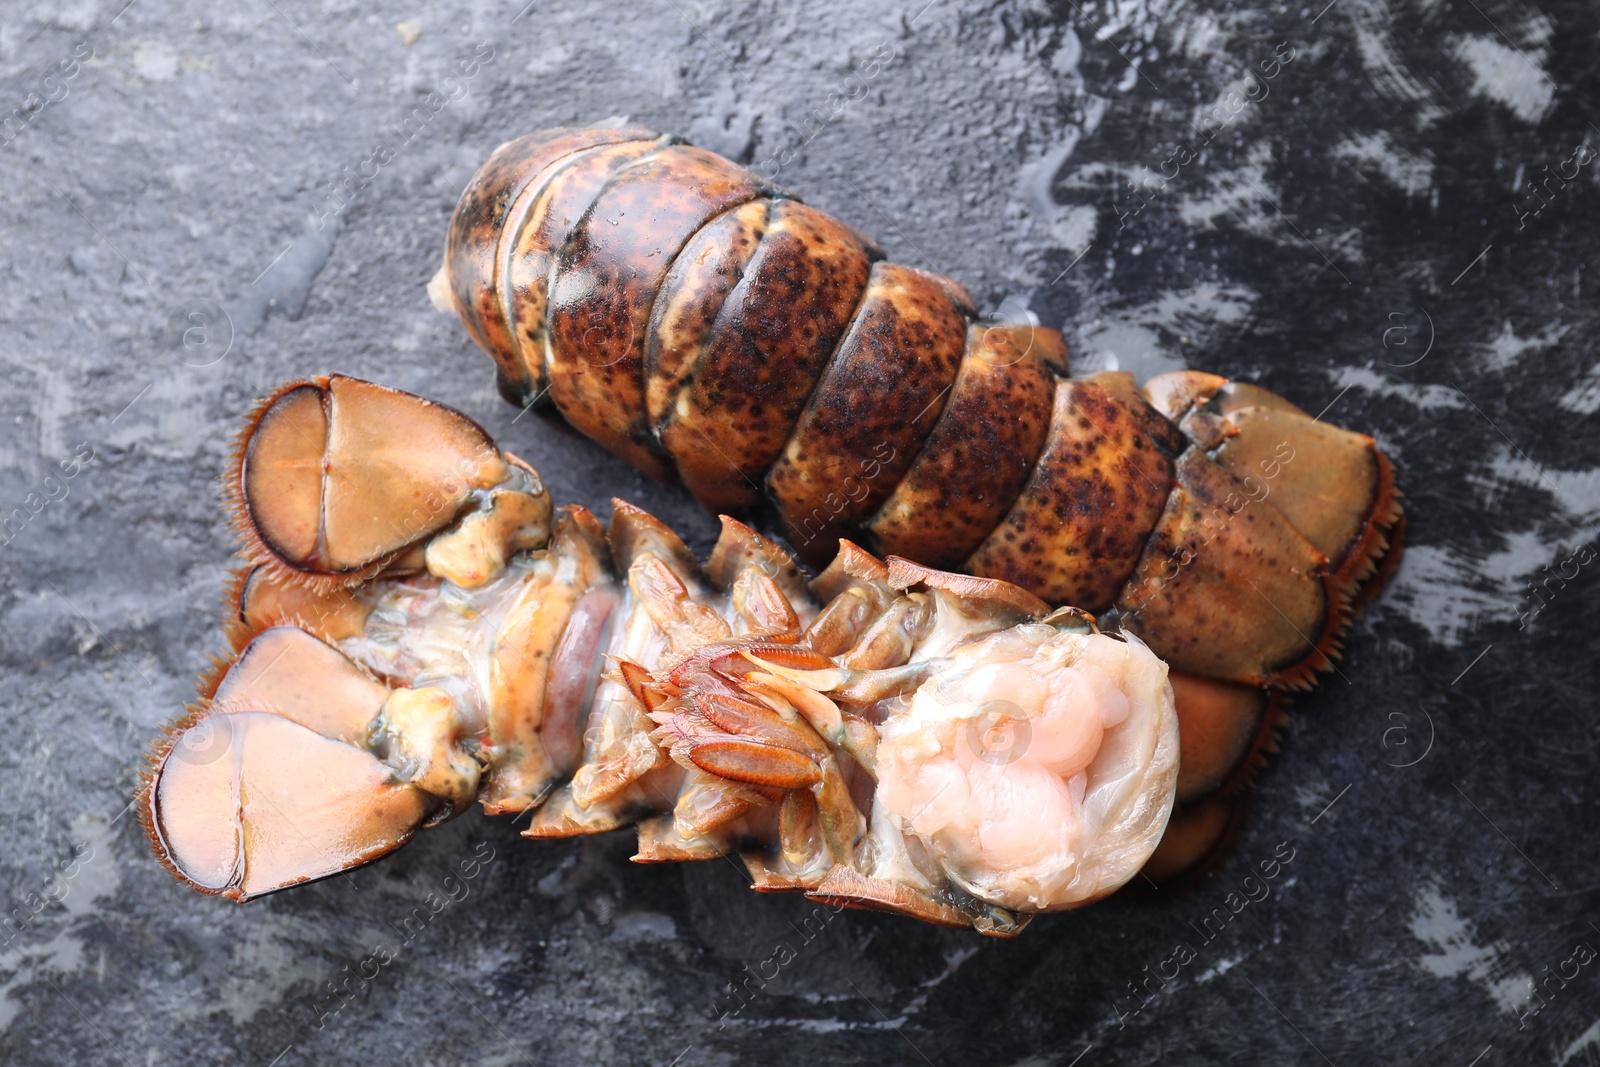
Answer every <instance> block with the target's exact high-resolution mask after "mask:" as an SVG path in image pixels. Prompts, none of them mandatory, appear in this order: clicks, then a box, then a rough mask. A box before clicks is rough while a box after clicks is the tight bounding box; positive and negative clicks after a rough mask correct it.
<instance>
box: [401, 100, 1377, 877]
mask: <svg viewBox="0 0 1600 1067" xmlns="http://www.w3.org/2000/svg"><path fill="white" fill-rule="evenodd" d="M430 293H431V295H432V296H433V299H434V302H435V303H436V304H437V305H438V306H439V307H440V308H441V309H442V310H450V311H454V312H455V313H456V314H458V315H459V317H460V319H461V321H462V323H463V324H464V325H465V326H466V328H467V330H468V332H469V333H470V334H471V335H472V337H473V338H474V339H475V340H476V341H477V343H478V344H479V345H480V346H482V347H483V348H484V349H485V351H487V352H488V353H489V354H490V355H491V356H492V357H493V358H494V361H495V364H496V366H497V367H498V373H499V381H500V386H501V390H502V392H503V393H504V395H505V396H506V397H507V399H509V400H511V401H512V402H514V403H518V404H522V405H527V406H533V407H542V408H552V407H553V408H554V410H555V411H556V412H559V414H560V415H561V416H562V417H563V418H564V419H565V420H566V421H567V422H568V423H570V424H571V425H572V426H574V427H576V428H577V429H578V430H580V431H582V432H583V433H585V434H587V435H588V436H590V437H592V438H594V439H595V440H596V441H598V442H599V443H600V444H602V445H604V446H605V447H606V448H607V449H609V450H610V451H612V452H614V453H616V454H617V455H619V456H621V457H623V458H624V459H626V460H628V461H629V462H631V463H632V464H634V465H635V466H637V467H638V468H639V469H640V470H643V471H645V472H647V473H649V474H652V475H654V476H656V477H663V478H665V477H670V476H673V475H676V476H677V477H678V478H680V479H681V480H682V481H683V483H684V484H685V485H686V486H687V487H688V488H689V489H690V490H691V491H692V492H693V493H694V494H695V495H696V496H697V497H698V498H699V499H700V500H701V501H702V502H703V503H705V505H706V506H707V507H708V508H710V509H712V510H713V511H716V512H732V513H734V514H739V515H744V516H746V517H754V514H755V513H756V512H758V511H759V510H760V509H763V508H765V509H766V510H768V511H769V512H770V514H771V515H772V516H773V517H775V519H776V521H777V525H778V527H779V528H780V529H781V530H782V532H783V533H784V534H785V536H786V537H787V539H788V541H789V542H790V544H792V545H793V546H794V548H795V550H796V551H797V552H798V553H799V554H800V555H801V556H802V557H803V558H805V559H806V560H807V561H808V562H810V563H812V564H813V565H819V564H821V563H823V562H826V560H827V559H828V558H829V557H830V556H831V554H832V553H833V551H834V546H835V545H836V543H837V539H838V538H839V537H841V536H845V537H850V538H853V539H856V540H858V541H859V542H860V543H861V544H862V545H864V546H865V547H866V549H867V550H869V551H871V552H875V553H877V554H880V555H889V554H893V555H899V556H904V557H907V558H909V559H914V560H916V561H918V562H919V563H922V564H925V565H927V566H932V567H942V568H949V569H952V570H960V571H964V572H967V573H970V574H974V575H979V576H987V577H991V578H997V579H1002V580H1005V581H1007V582H1010V583H1013V584H1015V585H1017V586H1020V587H1021V588H1023V589H1026V590H1027V591H1028V592H1030V593H1032V594H1034V595H1035V596H1037V597H1039V598H1041V599H1042V600H1044V601H1046V602H1048V603H1051V604H1071V605H1074V606H1077V607H1079V608H1082V609H1083V610H1085V611H1089V612H1093V613H1095V614H1097V615H1100V616H1102V617H1103V618H1110V619H1114V620H1115V622H1116V625H1117V626H1118V627H1119V628H1120V629H1121V630H1122V631H1123V632H1126V633H1131V634H1137V635H1138V636H1139V637H1141V638H1142V639H1143V640H1144V641H1145V642H1147V643H1148V645H1149V646H1150V648H1151V649H1152V650H1154V651H1155V652H1156V654H1157V655H1159V656H1161V657H1162V658H1163V659H1165V660H1166V661H1167V662H1168V663H1169V664H1170V665H1171V667H1172V668H1173V684H1174V686H1175V688H1176V690H1177V693H1178V701H1179V714H1180V716H1181V717H1182V718H1183V719H1184V735H1185V759H1184V766H1185V778H1186V780H1187V781H1186V788H1185V789H1184V790H1183V791H1182V793H1181V796H1180V799H1181V800H1182V801H1183V802H1184V803H1185V804H1186V805H1197V804H1199V803H1200V801H1201V799H1202V798H1204V797H1206V796H1208V795H1211V794H1215V793H1218V792H1219V791H1220V793H1222V794H1226V793H1228V792H1229V791H1230V790H1232V789H1233V788H1235V787H1237V786H1238V785H1240V784H1241V783H1243V782H1244V781H1246V780H1247V779H1248V777H1249V774H1250V772H1251V771H1252V770H1253V769H1254V766H1255V764H1256V763H1257V762H1258V761H1259V755H1260V753H1261V752H1262V751H1263V750H1264V749H1265V748H1266V747H1267V746H1269V745H1270V743H1271V738H1272V735H1273V732H1274V729H1275V724H1276V721H1277V719H1278V718H1279V717H1280V712H1279V710H1278V704H1279V703H1281V695H1282V693H1283V691H1284V690H1286V689H1296V688H1304V687H1307V686H1309V685H1310V684H1311V681H1312V678H1313V675H1314V673H1315V672H1316V671H1317V670H1319V669H1326V668H1327V667H1329V666H1330V665H1331V660H1330V657H1331V656H1333V655H1335V654H1336V653H1337V651H1338V647H1339V641H1340V639H1341V636H1342V634H1343V633H1344V631H1345V629H1346V628H1347V627H1348V624H1349V620H1350V617H1351V613H1352V611H1353V609H1354V607H1355V605H1356V604H1357V603H1358V602H1359V600H1360V598H1361V597H1362V596H1363V595H1364V594H1369V593H1370V592H1371V591H1372V590H1373V589H1374V588H1375V587H1376V585H1377V584H1378V580H1379V578H1380V577H1381V576H1380V575H1379V574H1378V572H1379V569H1380V563H1385V562H1387V563H1388V564H1390V565H1392V563H1393V562H1394V560H1395V558H1396V557H1397V555H1398V552H1397V549H1398V543H1399V537H1398V535H1399V531H1400V525H1401V523H1402V521H1403V516H1402V512H1401V508H1400V503H1399V498H1398V493H1397V491H1396V488H1395V484H1394V477H1393V474H1392V471H1391V469H1390V466H1389V462H1388V460H1387V459H1386V458H1385V457H1384V456H1383V454H1382V453H1381V452H1380V451H1379V450H1378V448H1377V447H1376V445H1375V443H1374V442H1373V440H1372V439H1371V438H1370V437H1366V436H1363V435H1361V434H1356V433H1350V432H1347V431H1344V430H1341V429H1338V428H1336V427H1333V426H1329V425H1327V424H1326V423H1323V422H1321V421H1319V420H1318V419H1314V418H1312V417H1311V416H1309V415H1308V414H1306V413H1305V412H1304V411H1302V410H1301V409H1299V408H1298V407H1296V406H1295V405H1293V404H1291V403H1289V402H1288V401H1286V400H1284V399H1283V398H1282V397H1279V396H1277V395H1275V394H1273V393H1271V392H1268V391H1267V390H1265V389H1262V388H1259V387H1257V386H1253V385H1248V384H1244V383H1238V382H1229V381H1227V380H1225V379H1223V378H1220V377H1217V376H1215V375H1211V374H1205V373H1200V372H1194V371H1182V372H1177V373H1173V374H1167V375H1163V376H1161V377H1158V378H1155V379H1153V380H1152V381H1150V382H1148V383H1146V384H1145V385H1144V388H1143V389H1142V390H1141V389H1139V388H1138V387H1137V386H1136V384H1135V382H1134V380H1133V378H1132V377H1131V376H1130V375H1128V374H1126V373H1101V374H1094V375H1090V376H1088V377H1086V378H1081V379H1070V378H1068V377H1066V373H1067V356H1066V349H1065V345H1064V343H1063V341H1062V338H1061V336H1060V334H1059V333H1057V332H1056V331H1054V330H1049V329H1044V328H1040V327H1037V326H1032V325H1028V324H1014V325H998V326H995V325H988V326H986V325H984V324H983V323H981V322H980V321H979V320H978V318H977V315H976V312H975V310H974V307H973V302H972V300H971V298H970V297H969V295H968V294H967V292H966V291H965V290H964V289H963V288H962V287H961V286H960V285H958V284H957V283H955V282H953V281H951V280H950V279H948V278H944V277H941V276H939V275H936V274H932V273H928V272H926V271H922V270H916V269H912V268H909V267H903V266H897V265H895V264H892V263H888V262H885V261H884V260H883V254H882V252H881V251H880V249H879V248H878V247H877V246H876V245H875V244H874V243H873V242H872V241H871V240H869V239H868V238H866V237H864V236H863V235H861V234H860V233H858V232H857V231H856V230H855V229H853V228H852V227H850V226H848V225H846V224H845V223H843V222H841V221H839V220H838V219H835V218H833V217H832V216H830V215H828V214H826V213H824V212H822V211H819V210H817V209H815V208H812V207H808V206H806V205H805V204H803V203H801V202H800V200H799V199H798V198H796V197H795V196H794V195H793V194H792V193H790V192H788V191H786V190H783V189H780V188H778V187H776V186H774V185H772V184H771V183H770V182H767V181H766V180H764V179H762V178H761V177H759V176H758V175H756V174H754V173H752V172H750V171H748V170H746V169H744V168H742V167H739V166H737V165H735V164H733V163H730V162H728V161H727V160H725V159H722V158H720V157H718V156H716V155H713V154H712V153H710V152H706V151H704V150H702V149H698V148H695V147H692V146H690V145H688V144H686V143H684V142H683V141H682V140H681V139H679V138H676V137H673V136H670V135H661V134H657V133H654V132H651V131H648V130H642V129H632V128H622V127H618V128H588V129H574V128H562V129H554V130H548V131H545V132H543V133H538V134H534V135H531V136H528V137H523V138H519V139H517V140H515V141H511V142H509V143H507V144H505V145H502V146H501V147H500V148H499V149H498V150H496V152H495V153H494V154H493V156H492V157H491V158H490V159H489V161H488V162H487V163H486V164H485V165H484V167H483V168H482V169H481V170H480V171H479V172H478V174H477V176H476V177H475V178H474V179H473V181H472V182H471V183H470V184H469V185H468V187H467V189H466V191H465V193H464V194H463V196H462V199H461V202H460V204H459V205H458V206H457V208H456V212H455V215H454V218H453V220H452V223H451V227H450V235H449V241H448V245H447V247H446V251H445V264H444V267H443V268H442V269H441V271H440V272H439V274H438V276H436V278H435V279H434V282H433V284H432V285H431V286H430ZM1391 544H1393V545H1394V546H1395V548H1396V551H1391ZM1386 556H1387V560H1386V559H1385V557H1386ZM1227 817H1228V812H1227V810H1226V808H1225V806H1222V805H1221V804H1220V802H1219V803H1214V804H1212V805H1211V806H1210V807H1207V808H1204V809H1202V808H1199V807H1196V808H1193V809H1189V808H1186V809H1185V812H1184V813H1183V814H1182V815H1180V817H1179V818H1178V820H1177V821H1179V822H1184V821H1185V820H1190V821H1193V823H1194V827H1195V829H1194V834H1193V835H1192V836H1193V840H1192V847H1190V848H1188V849H1187V851H1186V853H1185V858H1182V859H1181V860H1180V858H1179V857H1178V856H1177V855H1176V854H1174V856H1173V857H1171V859H1172V862H1173V863H1174V864H1176V866H1180V867H1181V866H1183V865H1184V864H1186V863H1188V862H1190V861H1192V860H1193V859H1195V858H1196V857H1197V856H1198V854H1199V853H1200V852H1201V851H1203V849H1204V847H1206V845H1205V843H1206V842H1214V841H1215V840H1216V839H1217V838H1218V836H1219V835H1220V833H1221V831H1222V829H1223V823H1224V822H1225V821H1226V819H1227ZM1171 836H1172V835H1169V837H1171ZM1174 840H1175V839H1174Z"/></svg>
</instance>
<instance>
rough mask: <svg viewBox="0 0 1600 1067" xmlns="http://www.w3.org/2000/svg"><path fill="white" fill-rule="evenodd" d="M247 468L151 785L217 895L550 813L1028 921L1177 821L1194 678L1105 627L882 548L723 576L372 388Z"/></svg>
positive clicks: (256, 421) (661, 529)
mask: <svg viewBox="0 0 1600 1067" xmlns="http://www.w3.org/2000/svg"><path fill="white" fill-rule="evenodd" d="M291 427H293V428H294V431H295V432H291V431H290V428H291ZM308 442H309V443H308ZM357 445H359V448H357V447H356V446H357ZM419 450H421V451H419ZM424 453H425V454H424ZM239 455H240V460H239V462H238V463H237V464H236V465H235V468H234V471H233V473H232V474H231V475H230V478H231V481H232V484H231V486H230V488H231V495H232V499H233V508H234V518H235V522H236V524H237V526H238V528H239V529H240V531H241V532H242V534H243V538H244V541H245V552H244V554H245V556H246V558H247V560H248V561H249V562H248V563H247V564H246V566H245V568H244V569H243V571H242V572H241V574H240V576H239V578H238V580H237V581H236V582H235V583H234V585H233V587H232V590H231V592H230V599H229V618H228V627H227V632H228V636H229V640H230V643H231V644H232V646H233V649H234V654H233V656H232V658H231V659H229V660H228V661H226V662H225V663H222V664H219V666H218V668H217V669H216V670H215V671H213V672H212V674H211V675H210V676H209V677H208V678H206V679H205V680H204V681H203V682H202V686H201V700H200V702H199V703H198V704H196V705H195V706H194V707H192V708H191V709H190V710H189V711H188V713H187V714H185V715H184V716H183V717H182V718H180V719H179V720H178V722H177V723H176V724H175V725H174V726H173V727H172V729H171V730H170V731H169V733H168V736H167V737H166V738H164V739H163V740H162V742H161V743H160V744H158V745H157V747H156V749H155V751H154V753H153V754H152V757H151V770H150V773H149V775H148V776H147V779H146V783H145V786H144V788H143V790H142V792H141V796H140V802H141V803H140V810H141V814H142V816H143V818H144V822H145V826H146V829H147V831H148V832H149V835H150V838H151V841H152V843H153V845H154V847H155V850H156V852H157V855H159V856H160V857H161V859H162V860H163V862H165V863H166V864H167V866H168V868H169V869H170V870H172V872H173V873H174V874H176V875H177V876H178V878H179V879H181V880H182V881H184V882H185V883H187V884H189V885H190V886H192V887H193V888H195V889H198V890H200V891H202V892H206V893H217V894H223V895H226V896H229V897H232V898H234V899H237V900H245V899H249V898H251V897H254V896H259V895H261V894H263V893H268V892H272V891H274V890H277V889H282V888H284V887H287V886H290V885H294V884H297V883H299V882H304V881H307V880H309V879H313V878H318V877H323V876H326V875H329V874H333V873H337V872H339V871H342V870H346V869H348V868H351V867H354V866H357V865H360V864H362V863H366V862H369V861H371V860H373V859H376V858H378V857H380V856H382V855H384V854H386V853H387V852H389V851H392V850H393V849H395V848H397V847H399V846H400V845H401V844H404V843H405V841H407V840H408V839H409V838H410V837H411V836H412V835H413V834H414V833H415V832H416V830H417V829H419V828H421V827H425V826H430V825H433V824H435V823H437V822H440V821H442V820H444V819H448V818H450V817H451V816H453V815H455V814H458V813H459V812H461V811H462V810H464V809H465V808H466V807H467V806H468V805H470V804H471V803H472V802H473V801H474V800H477V801H480V802H481V803H482V804H483V805H484V807H485V809H487V810H488V811H490V812H492V813H505V812H519V811H529V810H530V809H531V821H530V823H529V826H528V829H527V830H526V831H525V832H524V833H525V836H528V837H533V838H542V837H565V836H570V835H574V834H586V833H596V832H601V831H606V830H612V829H616V828H619V827H622V826H625V825H629V824H637V827H638V840H639V851H638V855H637V856H636V857H635V859H636V860H638V861H640V862H661V861H669V860H692V859H705V858H711V857H718V856H724V855H730V854H735V853H737V854H739V855H741V856H742V857H743V859H744V861H745V863H746V865H747V866H748V868H749V870H750V872H751V875H752V878H753V880H754V887H755V888H756V889H758V890H763V891H797V892H804V893H807V894H809V895H811V896H812V897H814V898H816V899H819V900H825V901H829V902H833V903H838V904H847V905H852V906H857V907H869V908H879V909H885V910H890V911H897V912H902V913H906V914H910V915H914V916H917V917H919V918H922V919H926V920H929V921H932V922H937V923H943V924H946V925H951V926H963V927H974V928H976V929H978V930H980V931H982V932H984V933H988V934H993V935H996V936H1010V935H1012V934H1015V933H1016V932H1018V931H1019V930H1020V929H1021V928H1022V926H1023V925H1024V924H1025V923H1026V922H1027V920H1028V918H1029V917H1030V916H1031V915H1033V914H1035V913H1037V912H1042V911H1050V910H1056V909H1061V908H1070V907H1077V906H1080V905H1082V904H1086V903H1089V902H1090V901H1093V900H1095V899H1097V898H1098V897H1100V896H1103V895H1105V894H1106V893H1109V892H1111V891H1113V890H1115V889H1116V888H1117V887H1118V886H1120V885H1122V884H1123V883H1125V882H1126V881H1127V880H1128V879H1130V878H1131V877H1133V875H1134V874H1135V873H1137V872H1138V871H1139V869H1140V868H1141V866H1143V865H1144V864H1145V863H1146V862H1147V861H1148V860H1149V859H1150V857H1151V856H1152V854H1153V853H1154V852H1155V850H1156V846H1157V843H1158V841H1159V840H1160V839H1161V837H1162V833H1163V830H1164V828H1165V827H1166V825H1167V819H1168V815H1169V813H1170V812H1171V809H1172V804H1173V798H1174V796H1175V793H1176V790H1177V787H1178V767H1177V763H1178V728H1177V719H1176V713H1175V710H1174V707H1173V700H1172V689H1171V688H1170V686H1169V685H1168V684H1167V672H1166V667H1165V665H1164V664H1162V663H1161V662H1160V660H1158V659H1157V658H1156V657H1155V656H1154V655H1153V654H1151V652H1150V651H1149V650H1148V649H1147V648H1146V647H1145V646H1144V645H1143V644H1142V643H1141V642H1140V641H1139V640H1138V639H1137V638H1133V637H1128V636H1124V635H1109V634H1102V633H1100V632H1099V631H1098V629H1097V628H1096V625H1095V622H1094V620H1093V618H1092V617H1090V616H1088V615H1086V614H1084V613H1082V612H1079V611H1076V610H1073V609H1061V610H1057V611H1052V610H1051V609H1050V608H1049V607H1048V606H1047V605H1046V604H1044V603H1043V602H1042V601H1040V600H1039V599H1038V598H1036V597H1034V596H1032V595H1031V594H1029V593H1027V592H1025V591H1024V590H1022V589H1019V588H1017V587H1015V586H1012V585H1009V584H1008V583H1005V582H1001V581H996V580H993V579H982V578H973V577H967V576H963V575H955V574H948V573H945V572H942V571H936V570H932V569H929V568H926V567H922V566H919V565H917V564H912V563H909V562H907V561H905V560H901V559H896V558H891V559H890V560H888V561H887V563H884V562H880V561H879V560H878V559H877V558H875V557H873V556H871V555H869V554H868V553H866V552H865V551H864V550H862V549H860V548H858V547H856V546H855V545H853V544H851V543H850V542H843V543H842V545H841V546H840V551H839V554H838V556H837V558H836V559H835V560H834V561H833V562H832V563H831V564H830V565H829V566H828V567H827V568H826V569H824V570H823V571H822V573H821V574H819V575H818V576H817V577H816V578H815V579H814V580H812V581H810V582H807V581H806V580H805V579H804V578H803V577H802V575H801V572H800V570H799V568H798V566H797V565H796V564H795V562H794V560H792V559H791V558H790V557H789V556H788V554H787V553H785V552H784V551H783V550H782V549H780V548H778V547H777V546H776V545H774V544H773V543H772V542H771V541H769V540H767V539H765V538H763V537H761V536H760V535H759V534H757V533H756V532H755V531H754V530H752V529H750V528H749V527H747V526H745V525H743V524H742V523H740V522H738V521H736V520H733V519H724V521H723V531H722V536H721V538H720V539H719V540H718V542H717V544H716V547H715V548H714V550H713V551H712V554H711V557H710V559H709V561H707V562H706V563H705V564H704V565H703V566H702V565H701V564H700V563H699V562H698V561H697V560H696V559H695V558H694V556H693V555H692V554H691V553H690V552H689V551H688V549H687V548H686V547H685V546H684V544H683V542H682V541H681V540H679V538H678V537H677V536H676V535H675V534H674V533H673V532H672V531H671V530H669V529H667V528H666V527H665V526H663V525H662V524H661V523H660V522H658V521H657V520H656V519H654V518H652V517H651V516H650V515H648V514H646V513H645V512H643V511H640V510H638V509H637V508H634V507H632V506H630V505H628V504H627V503H625V502H622V501H616V502H615V506H614V512H613V518H612V521H611V524H610V528H609V529H606V528H605V527H603V526H602V525H601V524H600V523H599V522H598V521H597V520H596V519H595V518H594V517H593V516H592V515H590V514H589V513H588V512H587V511H585V510H584V509H582V508H577V507H572V508H566V509H563V510H562V511H561V512H559V513H553V512H552V509H551V507H550V502H549V498H548V495H547V494H546V493H545V490H544V486H543V484H542V483H541V482H540V480H539V478H538V476H537V475H536V474H535V473H534V472H533V471H532V470H531V469H530V468H528V467H527V466H526V465H525V464H523V463H522V462H521V461H520V460H518V459H516V457H514V456H511V455H509V454H505V453H502V452H500V451H499V450H498V449H497V448H496V447H495V446H494V444H493V442H492V441H489V440H488V439H487V437H485V436H484V435H483V433H482V431H481V430H480V429H478V427H477V426H476V425H475V424H473V423H472V422H471V421H470V420H468V419H466V418H465V417H463V416H461V415H459V414H457V413H456V412H453V411H451V410H450V409H448V408H444V407H441V406H439V405H436V404H431V403H429V402H428V401H425V400H422V399H421V398H419V397H414V396H411V395H409V394H405V393H400V392H397V391H394V390H390V389H385V388H382V387H380V386H375V385H372V384H370V383H367V382H360V381H357V380H354V379H349V378H340V377H333V378H318V379H314V380H311V381H307V382H299V383H293V384H291V385H289V386H286V387H285V388H283V389H282V390H280V391H279V392H278V393H276V394H275V395H274V396H272V397H271V398H269V399H268V400H267V401H266V402H264V404H263V405H262V406H261V407H260V408H259V409H258V410H257V412H256V413H255V414H254V415H253V416H252V418H251V420H250V423H249V426H248V427H247V430H246V433H245V435H244V437H243V438H242V440H241V441H240V445H239ZM357 511H359V513H360V514H361V516H362V518H363V521H362V522H361V523H359V524H355V525H353V526H352V524H351V522H350V519H349V516H351V515H353V514H355V513H357ZM357 534H360V536H357Z"/></svg>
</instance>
